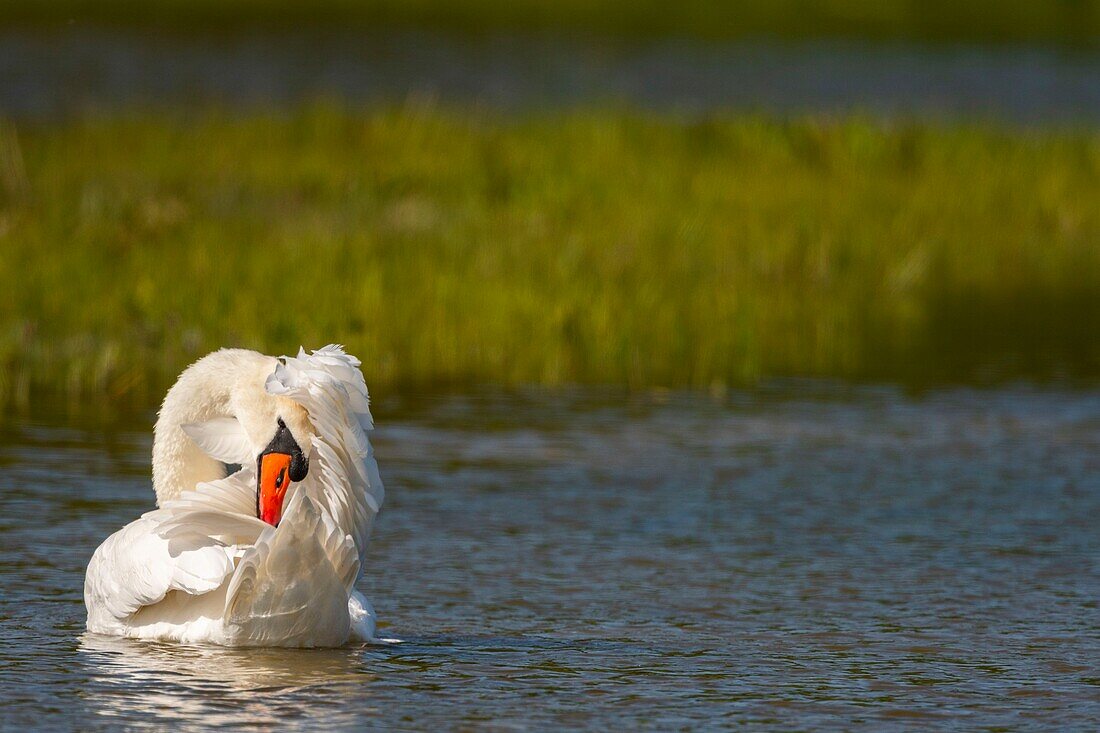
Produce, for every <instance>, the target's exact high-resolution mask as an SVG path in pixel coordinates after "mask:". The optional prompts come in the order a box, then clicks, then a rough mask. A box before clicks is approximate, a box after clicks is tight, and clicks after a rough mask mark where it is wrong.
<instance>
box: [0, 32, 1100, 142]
mask: <svg viewBox="0 0 1100 733" xmlns="http://www.w3.org/2000/svg"><path fill="white" fill-rule="evenodd" d="M1098 79H1100V55H1098V54H1095V53H1085V52H1077V53H1066V52H1059V51H1057V50H1052V49H1043V48H1037V47H1034V48H1033V47H1013V46H1008V47H974V46H940V47H928V46H919V45H907V44H862V45H861V44H851V43H838V42H807V43H797V44H795V43H788V44H782V43H763V42H756V43H752V42H738V43H716V44H700V43H690V42H686V41H675V40H672V41H668V40H665V41H651V42H645V43H641V42H639V43H614V42H610V41H606V40H605V41H601V40H598V39H577V38H539V37H525V36H509V35H489V36H486V37H480V38H468V37H463V36H455V35H449V34H443V33H428V32H423V31H421V32H411V31H410V32H388V33H370V32H367V33H363V32H350V31H349V32H341V31H327V32H319V31H308V30H303V31H296V32H294V33H283V34H280V33H277V32H258V31H257V32H247V33H242V34H233V35H227V36H226V35H212V36H211V35H202V34H191V35H171V34H167V35H166V34H148V33H147V34H142V33H138V32H135V31H110V30H103V29H96V28H94V27H83V26H74V27H72V28H71V29H68V30H58V31H48V32H47V31H40V32H31V31H25V30H3V31H0V116H3V117H8V118H16V119H20V118H32V119H34V118H50V117H57V116H65V115H74V114H81V113H84V112H87V111H88V110H92V111H100V112H110V111H112V110H117V109H118V108H120V107H121V108H129V107H143V106H153V107H158V106H167V107H169V108H193V107H202V106H207V105H213V104H216V105H219V106H228V107H230V108H238V109H241V108H243V109H248V108H251V107H270V106H274V107H276V108H280V107H289V106H293V105H295V104H298V103H300V102H302V101H310V100H314V99H316V98H318V97H332V98H337V99H341V100H345V101H346V102H348V103H350V104H361V103H377V102H390V103H392V102H395V101H396V102H401V101H404V100H405V99H406V98H408V97H409V96H414V97H420V98H424V97H427V98H437V99H439V100H441V101H443V102H448V103H476V104H481V105H487V106H491V107H500V108H505V109H516V108H519V109H526V108H532V107H535V108H538V107H547V106H551V107H558V106H571V105H583V104H612V105H627V106H637V107H642V108H646V109H654V110H660V111H670V110H671V111H674V112H685V113H689V114H691V113H706V112H712V111H716V110H751V111H755V110H765V111H770V112H775V113H780V114H802V113H821V112H825V113H843V112H850V111H852V110H856V111H860V112H866V113H870V114H876V115H885V116H894V115H905V116H917V117H931V118H944V117H946V118H958V117H962V118H989V117H992V118H999V119H1002V120H1008V121H1012V122H1021V123H1042V122H1057V123H1069V124H1095V123H1097V122H1100V83H1098V81H1097V80H1098Z"/></svg>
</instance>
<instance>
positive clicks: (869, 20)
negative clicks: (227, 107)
mask: <svg viewBox="0 0 1100 733" xmlns="http://www.w3.org/2000/svg"><path fill="white" fill-rule="evenodd" d="M89 23H95V24H111V25H142V26H147V25H150V24H152V25H156V26H158V27H160V28H162V29H169V30H175V31H181V30H182V31H189V30H196V29H228V30H232V29H238V28H242V27H256V26H266V27H276V28H277V27H284V28H293V29H301V28H302V27H306V26H318V27H319V26H339V27H342V28H347V27H352V28H369V29H375V30H378V29H387V28H395V27H401V26H416V27H430V28H438V29H444V30H458V31H462V32H476V33H481V32H493V31H509V32H510V31H520V32H536V33H538V32H549V33H577V32H579V33H594V34H600V35H609V36H618V37H626V38H646V37H691V38H704V39H731V38H745V37H771V38H785V39H795V38H820V37H825V38H836V37H841V38H875V39H906V40H915V41H933V42H942V41H947V42H954V41H968V42H1021V41H1022V42H1038V43H1050V44H1061V45H1069V46H1095V45H1096V43H1097V41H1098V40H1100V0H963V1H962V2H959V1H958V0H877V1H875V0H740V1H732V2H714V1H713V0H681V2H676V3H668V2H657V1H656V0H602V1H601V2H589V1H587V0H462V1H459V0H315V1H312V2H307V1H306V0H6V2H4V3H0V25H9V26H10V25H69V24H73V25H76V26H80V25H86V24H89Z"/></svg>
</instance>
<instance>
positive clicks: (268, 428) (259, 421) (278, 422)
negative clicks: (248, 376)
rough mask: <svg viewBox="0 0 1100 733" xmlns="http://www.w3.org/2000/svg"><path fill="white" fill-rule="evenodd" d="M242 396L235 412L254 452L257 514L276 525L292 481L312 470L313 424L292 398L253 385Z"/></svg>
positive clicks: (302, 477) (301, 477)
mask: <svg viewBox="0 0 1100 733" xmlns="http://www.w3.org/2000/svg"><path fill="white" fill-rule="evenodd" d="M250 387H251V385H250ZM242 397H243V399H238V400H234V402H236V403H237V404H236V405H235V407H236V409H235V414H236V417H237V420H238V421H239V422H240V424H241V427H242V428H244V431H245V433H247V434H248V436H249V442H250V443H251V445H252V454H253V455H254V456H255V461H256V515H257V516H258V517H259V518H260V519H262V520H263V521H265V522H267V523H268V524H270V525H272V526H277V525H278V524H279V520H280V519H281V518H282V515H283V502H284V500H285V499H286V494H287V489H289V488H290V484H291V483H292V482H298V481H302V480H303V479H305V477H306V475H307V474H308V473H309V456H308V451H309V446H310V444H311V438H312V436H313V428H312V426H311V424H310V422H309V416H308V414H307V413H306V411H305V409H304V408H303V407H302V406H301V405H299V404H298V403H296V402H293V401H292V400H289V399H287V398H285V397H278V396H274V395H270V394H267V393H266V392H264V391H254V390H252V389H249V390H248V393H247V394H245V395H242ZM303 447H304V448H303Z"/></svg>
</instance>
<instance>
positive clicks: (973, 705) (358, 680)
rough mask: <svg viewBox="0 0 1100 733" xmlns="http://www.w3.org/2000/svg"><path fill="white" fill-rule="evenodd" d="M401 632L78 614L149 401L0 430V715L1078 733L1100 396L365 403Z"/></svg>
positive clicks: (324, 724) (1092, 571)
mask: <svg viewBox="0 0 1100 733" xmlns="http://www.w3.org/2000/svg"><path fill="white" fill-rule="evenodd" d="M376 416H377V418H378V423H379V428H378V430H377V431H376V433H375V442H376V447H377V455H378V458H379V463H380V466H381V468H382V475H383V477H384V479H385V481H386V486H387V489H388V492H387V497H386V506H385V508H384V510H383V512H382V514H381V516H380V517H379V519H378V521H377V522H376V524H375V534H374V539H373V543H372V546H371V550H370V557H371V564H370V565H369V566H368V567H367V571H366V576H365V577H364V579H363V581H362V584H361V587H362V589H363V590H364V591H365V592H366V594H367V596H368V597H369V598H371V599H372V601H373V602H374V604H375V607H376V608H377V610H378V613H379V616H380V618H381V620H382V622H383V628H382V629H381V633H382V634H383V635H384V636H388V637H393V638H397V639H401V640H402V641H401V642H400V643H394V644H386V645H369V646H349V647H346V648H342V649H338V650H326V651H280V650H273V651H266V650H247V651H233V650H225V649H219V648H211V647H185V646H176V645H168V644H156V643H141V642H130V641H123V640H115V639H107V638H101V637H95V636H91V635H88V634H86V633H85V632H84V631H83V623H84V607H83V601H82V583H83V573H84V568H85V565H86V563H87V560H88V558H89V557H90V555H91V553H92V551H93V550H94V549H95V547H96V545H97V544H98V543H99V542H100V541H101V540H102V539H103V538H105V537H106V536H107V535H108V534H109V533H111V532H112V531H114V530H115V529H117V528H118V527H119V526H120V525H122V524H124V523H125V522H128V521H130V520H131V519H133V518H135V517H137V516H138V515H139V514H140V513H141V512H143V511H146V510H148V509H150V508H151V507H152V498H153V496H152V491H151V489H150V485H149V478H148V472H149V467H148V454H149V448H150V434H149V428H150V426H151V424H152V419H153V417H152V414H151V413H150V414H148V415H142V416H139V417H138V418H137V419H135V420H124V421H123V423H122V425H123V427H118V426H117V425H116V426H115V427H110V428H104V427H101V426H100V427H97V426H96V424H95V423H93V422H89V421H86V420H78V419H74V418H67V417H65V416H64V415H62V414H54V415H52V416H51V415H50V414H49V413H48V412H47V413H46V414H37V415H35V416H34V417H31V418H27V419H15V420H12V419H8V420H7V421H6V422H4V423H3V427H2V428H0V497H2V499H0V501H2V506H3V511H2V512H0V549H2V551H3V555H2V557H3V560H2V563H0V594H2V595H0V598H2V604H0V643H2V645H3V646H2V649H3V651H2V652H0V721H2V727H4V728H10V729H16V728H22V727H26V726H35V727H42V726H52V727H59V728H79V729H112V730H113V729H116V728H118V727H119V726H125V727H129V728H157V729H163V728H166V727H168V726H172V727H173V728H174V729H179V730H187V729H196V730H198V729H208V727H211V726H213V727H219V726H221V727H233V728H238V727H255V728H261V729H266V728H268V727H270V726H271V725H273V724H275V723H282V724H287V725H289V726H292V727H297V728H302V729H306V730H316V729H319V728H323V729H326V730H329V729H347V730H351V729H361V728H362V727H363V726H364V725H368V726H385V727H387V728H401V727H404V728H415V729H426V730H433V729H440V728H455V727H458V728H486V729H490V730H545V729H550V728H557V727H566V728H589V729H596V730H608V729H617V730H629V729H635V728H657V729H662V730H669V729H680V728H697V727H699V726H701V725H703V724H711V725H724V726H731V727H732V726H737V725H753V726H758V727H773V728H782V729H814V728H831V729H836V728H846V729H866V730H875V731H881V730H892V729H899V730H900V729H909V730H925V729H928V728H937V729H955V730H967V731H970V730H992V729H1012V730H1026V729H1040V728H1042V729H1063V730H1070V729H1078V730H1081V729H1088V728H1092V727H1094V726H1095V724H1096V721H1097V720H1098V719H1100V607H1098V601H1100V525H1098V520H1100V392H1095V391H1091V392H1060V391H1047V390H1040V389H1031V388H1018V389H1002V390H997V391H969V390H950V391H938V392H929V393H924V394H922V395H920V396H906V395H905V394H903V393H901V392H898V391H895V390H893V389H889V388H882V389H877V388H858V389H857V388H841V387H836V388H828V387H823V386H820V385H800V384H797V383H795V384H791V385H787V386H785V387H783V388H781V389H780V388H776V389H770V390H763V391H760V392H754V393H739V392H735V393H730V394H727V395H724V396H722V397H715V398H710V397H706V396H693V395H686V394H680V393H670V394H659V393H658V394H649V395H642V396H628V395H625V394H622V393H618V392H610V391H564V392H540V391H530V392H525V391H520V392H512V393H502V392H479V393H474V394H467V395H449V396H434V397H432V396H408V395H405V396H402V397H400V398H398V397H393V396H390V397H385V396H383V397H380V399H379V400H378V403H377V405H376Z"/></svg>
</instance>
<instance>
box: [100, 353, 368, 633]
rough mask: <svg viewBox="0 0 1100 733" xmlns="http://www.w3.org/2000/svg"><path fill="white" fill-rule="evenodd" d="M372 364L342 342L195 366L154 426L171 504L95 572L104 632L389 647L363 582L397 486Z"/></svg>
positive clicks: (159, 473)
mask: <svg viewBox="0 0 1100 733" xmlns="http://www.w3.org/2000/svg"><path fill="white" fill-rule="evenodd" d="M359 364H360V362H359V360H358V359H356V358H355V357H353V356H350V355H349V354H346V353H345V352H344V350H343V348H342V347H339V346H326V347H325V348H323V349H320V350H318V351H314V352H313V353H312V354H311V355H307V354H306V353H305V351H304V350H301V351H299V353H298V356H297V357H282V358H281V359H276V358H275V357H271V356H264V355H263V354H259V353H256V352H254V351H246V350H243V349H223V350H221V351H216V352H214V353H213V354H210V355H208V356H206V357H204V358H202V359H200V360H199V361H197V362H195V363H194V364H193V365H191V366H190V367H188V368H187V369H186V370H185V371H184V372H183V374H181V375H180V378H179V381H177V382H176V384H175V386H173V387H172V388H171V389H170V390H169V391H168V395H167V396H166V397H165V398H164V404H163V405H162V406H161V410H160V414H159V417H158V419H157V423H156V427H155V428H154V440H153V488H154V490H155V492H156V497H157V506H158V507H159V508H158V509H156V510H155V511H151V512H149V513H147V514H145V515H143V516H142V517H141V518H139V519H137V520H135V521H134V522H131V523H130V524H128V525H126V526H125V527H123V528H122V529H120V530H119V531H117V532H115V533H114V534H113V535H111V536H110V537H108V538H107V539H106V540H105V541H104V542H103V544H102V545H100V546H99V548H98V549H97V550H96V551H95V554H94V555H93V556H92V559H91V562H89V564H88V572H87V575H86V577H85V580H84V603H85V605H86V606H87V608H88V630H89V631H91V632H95V633H100V634H110V635H115V636H127V637H133V638H141V639H164V640H173V641H182V642H208V643H214V644H224V645H231V646H295V647H298V646H306V647H308V646H338V645H340V644H343V643H345V642H346V641H348V639H349V638H356V639H361V640H370V639H371V638H373V635H374V611H373V609H372V608H371V606H370V604H369V603H368V602H367V600H366V599H365V598H363V596H362V594H360V593H359V592H358V591H357V590H355V581H356V580H357V579H358V578H359V577H360V575H362V572H363V562H364V555H365V552H366V548H367V539H368V537H369V535H370V530H371V524H372V522H373V520H374V517H375V515H376V514H377V513H378V510H379V508H380V507H381V505H382V499H383V495H384V490H383V487H382V480H381V478H380V477H379V475H378V466H377V464H376V463H375V460H374V456H373V450H372V448H371V445H370V441H369V440H368V439H367V435H366V433H367V431H369V430H371V429H372V427H373V420H372V418H371V415H370V409H369V407H368V397H367V387H366V384H365V383H364V381H363V375H362V373H361V372H360V371H359V368H358V367H359ZM227 464H237V465H239V466H240V468H239V469H238V470H236V471H234V472H232V473H229V471H230V468H229V467H228V466H227ZM227 473H228V474H229V475H227Z"/></svg>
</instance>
